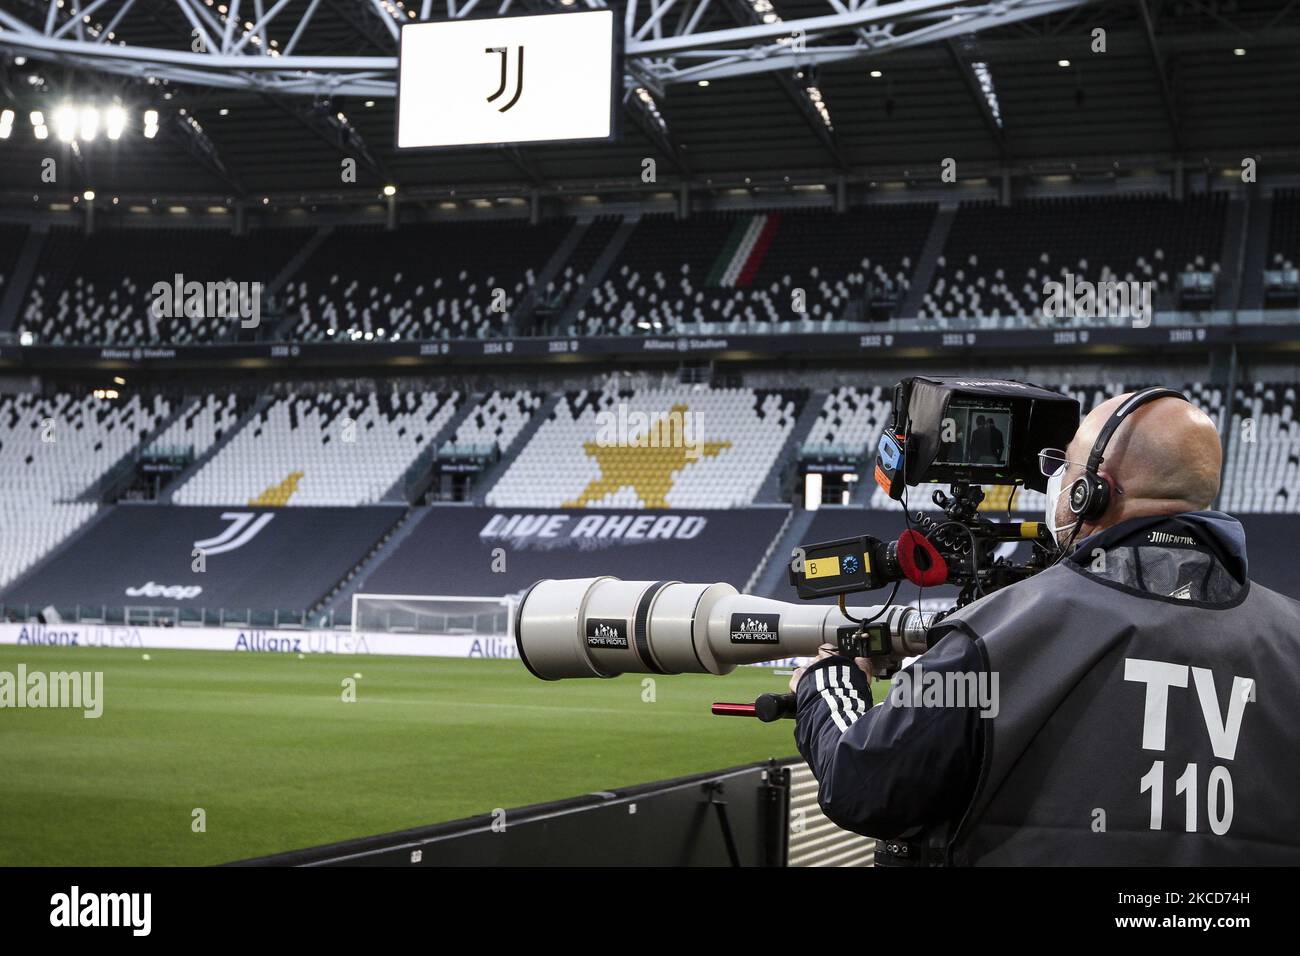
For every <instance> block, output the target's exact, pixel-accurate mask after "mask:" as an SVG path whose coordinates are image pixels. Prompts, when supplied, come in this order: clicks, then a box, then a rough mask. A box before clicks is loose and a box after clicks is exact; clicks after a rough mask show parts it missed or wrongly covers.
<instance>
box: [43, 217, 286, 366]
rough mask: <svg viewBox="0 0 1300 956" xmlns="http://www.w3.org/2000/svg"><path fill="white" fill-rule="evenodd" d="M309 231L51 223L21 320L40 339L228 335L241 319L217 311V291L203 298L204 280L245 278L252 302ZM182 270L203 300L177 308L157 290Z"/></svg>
mask: <svg viewBox="0 0 1300 956" xmlns="http://www.w3.org/2000/svg"><path fill="white" fill-rule="evenodd" d="M310 235H311V230H309V229H267V230H256V231H254V232H252V233H250V234H249V235H247V236H234V235H231V234H230V233H229V232H227V231H224V230H217V229H180V228H173V229H134V228H132V229H108V230H104V231H103V232H96V233H93V234H91V235H90V236H85V235H83V234H81V233H80V232H79V231H77V230H74V229H70V228H68V227H62V226H56V227H55V228H53V229H51V230H50V232H49V235H48V236H47V237H46V238H45V242H44V246H43V247H42V249H41V257H40V260H39V262H38V263H37V266H36V272H35V275H34V277H33V279H32V283H31V286H30V288H29V289H28V291H27V300H26V304H25V306H24V307H23V310H22V314H21V316H20V318H19V323H18V324H19V326H20V327H21V328H22V329H23V330H25V331H28V332H31V333H33V334H34V335H35V336H36V339H37V341H40V342H48V343H51V344H55V345H67V344H83V343H90V344H94V345H142V344H156V343H164V342H170V343H177V344H180V343H186V342H213V341H223V340H226V339H230V338H232V337H233V336H234V335H235V333H236V332H237V330H239V329H240V327H241V319H240V317H239V315H238V313H237V312H236V311H234V310H233V309H232V310H231V311H230V316H231V317H227V316H224V315H217V314H215V313H216V312H217V311H218V308H219V307H220V305H221V303H220V302H219V301H217V300H216V299H215V298H214V299H213V301H212V303H211V304H209V302H208V296H207V284H208V283H214V284H216V283H221V284H222V286H223V290H224V288H225V283H227V282H235V283H242V284H244V285H243V288H244V289H245V291H246V294H247V295H248V297H249V299H250V301H251V297H252V294H253V289H252V283H258V284H259V285H260V286H261V287H262V289H265V288H266V287H267V286H268V285H269V283H270V282H271V280H272V279H274V278H275V277H276V276H277V275H278V274H279V272H280V270H282V269H283V268H284V267H285V265H286V264H287V263H288V262H289V260H290V258H291V257H292V256H293V254H294V252H295V251H297V249H298V248H299V247H301V245H302V244H303V243H304V242H305V241H306V240H307V238H308V237H309V236H310ZM178 277H180V278H179V282H180V283H181V285H182V289H183V286H184V284H186V283H191V282H194V283H202V284H203V286H204V294H203V296H202V299H201V301H202V308H201V309H199V308H194V309H187V308H186V306H185V302H184V300H182V302H181V308H179V309H178V308H176V297H175V295H174V294H171V295H168V296H166V297H165V298H166V299H169V300H170V301H165V302H164V301H162V298H163V297H161V296H160V295H158V294H156V287H157V286H158V284H159V283H163V284H165V285H167V286H168V287H169V288H171V289H173V290H174V289H175V288H176V285H177V282H178ZM235 288H236V289H238V288H239V287H238V286H236V287H235ZM259 294H260V292H259ZM197 304H198V303H197V302H196V306H197ZM235 308H237V306H236V307H235ZM195 313H197V314H195ZM262 318H266V316H265V315H263V316H259V319H262ZM244 321H249V322H251V321H252V319H248V320H244Z"/></svg>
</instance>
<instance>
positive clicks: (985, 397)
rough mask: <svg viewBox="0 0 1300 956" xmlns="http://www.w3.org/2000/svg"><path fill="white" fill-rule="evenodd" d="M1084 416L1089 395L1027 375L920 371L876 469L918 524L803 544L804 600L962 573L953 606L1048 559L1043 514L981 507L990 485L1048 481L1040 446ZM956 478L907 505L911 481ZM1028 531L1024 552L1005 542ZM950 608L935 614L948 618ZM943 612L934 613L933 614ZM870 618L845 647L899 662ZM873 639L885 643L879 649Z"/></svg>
mask: <svg viewBox="0 0 1300 956" xmlns="http://www.w3.org/2000/svg"><path fill="white" fill-rule="evenodd" d="M1078 424H1079V403H1078V402H1077V401H1075V400H1074V399H1072V398H1068V397H1066V396H1063V395H1061V394H1059V393H1057V392H1053V391H1049V390H1047V389H1043V388H1039V387H1038V386H1035V385H1028V384H1025V383H1022V382H1013V381H1004V380H998V379H978V378H963V377H934V378H930V377H921V376H914V377H912V378H907V379H904V380H902V381H901V382H899V383H898V385H896V386H895V387H894V403H893V415H892V417H891V420H890V422H889V425H888V427H886V429H885V430H884V432H883V433H882V435H881V437H880V442H879V445H878V446H877V453H876V461H875V468H874V477H875V480H876V483H877V484H878V485H879V486H880V487H881V488H882V489H883V490H884V491H885V492H886V494H888V495H889V497H891V498H893V499H894V500H898V501H902V502H903V504H904V516H905V519H906V520H907V524H908V528H907V530H906V531H904V532H903V533H902V534H901V535H900V536H899V538H898V539H897V540H895V541H882V540H880V539H878V538H874V537H872V536H870V535H859V536H856V537H851V538H839V539H836V540H834V541H823V542H818V543H813V544H805V545H801V546H800V547H798V548H796V549H795V551H794V553H793V555H792V561H791V562H790V570H789V581H790V584H791V585H792V586H793V587H794V588H795V590H796V592H797V593H798V595H799V598H800V599H801V600H805V601H813V600H819V599H822V598H826V597H835V598H838V599H839V601H840V602H841V604H842V603H843V600H844V597H845V596H846V595H849V594H856V593H859V592H863V591H874V590H877V589H879V588H883V587H888V586H891V585H892V586H895V587H896V586H897V585H898V584H899V583H901V582H902V581H904V580H907V581H911V582H912V583H914V584H916V585H917V586H918V587H937V586H940V585H945V584H948V585H954V586H956V587H958V588H959V589H960V591H959V594H958V597H957V599H956V603H955V604H954V607H953V609H955V608H958V607H963V606H965V605H966V604H969V603H970V602H971V601H973V600H976V599H977V598H978V597H981V596H983V595H985V594H988V593H990V592H992V591H995V590H997V589H998V588H1002V587H1006V586H1007V585H1008V584H1013V583H1015V582H1016V581H1019V580H1022V579H1024V578H1026V577H1029V576H1030V575H1032V574H1035V573H1037V572H1038V571H1040V570H1042V569H1043V568H1044V567H1046V566H1047V563H1048V562H1049V560H1050V559H1051V558H1052V557H1053V556H1054V554H1055V552H1056V542H1055V541H1054V540H1053V539H1052V537H1051V535H1050V533H1049V532H1048V530H1047V528H1046V525H1045V524H1044V523H1043V522H1039V521H1009V520H1008V521H994V520H991V519H989V518H987V517H985V516H984V514H982V513H981V512H980V510H979V506H980V504H981V503H982V502H983V500H984V491H983V489H982V488H981V487H980V486H981V485H1010V486H1014V487H1025V488H1031V489H1034V490H1036V491H1044V490H1046V485H1047V478H1046V476H1045V475H1043V474H1042V471H1041V469H1040V468H1039V467H1038V452H1039V450H1040V449H1042V448H1045V447H1064V446H1065V445H1066V444H1068V442H1069V440H1070V438H1071V437H1072V436H1073V435H1074V432H1075V429H1076V428H1077V427H1078ZM940 482H947V483H950V484H951V489H950V491H949V492H948V493H945V492H943V491H942V490H939V489H936V490H935V491H934V493H933V495H932V500H933V501H934V503H935V504H936V505H938V506H939V512H940V514H941V515H942V517H941V518H938V517H935V516H934V514H933V513H926V512H924V511H920V510H918V511H916V512H915V513H914V514H910V515H909V514H908V512H907V511H906V494H907V489H908V488H909V487H916V486H919V485H923V484H933V483H940ZM1018 541H1029V542H1031V543H1032V545H1033V550H1032V554H1031V557H1030V558H1029V560H1028V561H1026V562H1023V563H1019V564H1018V563H1015V562H1012V561H1010V560H1008V559H1007V558H1005V557H999V556H998V555H997V554H996V552H997V550H998V547H999V545H1001V544H1004V543H1007V542H1018ZM951 610H952V609H949V611H945V612H941V613H940V614H938V615H936V617H935V618H934V620H935V621H937V620H939V619H941V618H942V617H943V616H944V615H945V614H947V613H951ZM932 623H933V622H932ZM871 627H872V625H871V623H870V622H863V623H860V624H859V627H858V628H857V630H856V632H855V633H853V634H846V635H845V636H844V640H842V641H841V644H840V647H841V650H842V651H844V652H845V653H846V654H847V653H849V652H850V650H854V651H860V650H864V649H865V650H867V651H868V652H869V653H854V654H853V656H855V657H868V658H871V659H872V661H873V662H874V663H875V664H876V665H877V668H878V672H881V671H883V672H885V673H887V672H888V671H889V670H891V669H892V668H893V667H896V666H897V661H895V660H894V659H893V656H892V655H891V653H890V649H889V642H887V641H883V642H882V641H880V640H879V639H878V636H877V639H873V637H872V635H871V633H870V628H871ZM873 649H874V651H873Z"/></svg>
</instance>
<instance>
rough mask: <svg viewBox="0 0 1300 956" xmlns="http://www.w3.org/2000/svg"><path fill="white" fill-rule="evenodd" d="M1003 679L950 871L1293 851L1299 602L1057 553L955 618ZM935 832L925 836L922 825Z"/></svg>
mask: <svg viewBox="0 0 1300 956" xmlns="http://www.w3.org/2000/svg"><path fill="white" fill-rule="evenodd" d="M956 629H961V630H963V631H965V632H966V633H967V634H968V635H970V636H971V637H973V638H975V640H976V645H977V646H978V647H979V648H980V650H981V652H982V654H983V655H984V656H985V659H986V662H987V666H988V668H989V671H990V674H992V673H997V674H998V680H999V687H998V689H999V700H998V703H999V710H998V713H997V715H996V716H995V717H991V718H984V719H981V721H980V722H981V724H982V725H983V729H984V755H983V764H982V768H981V771H980V779H979V782H978V784H977V786H976V789H975V793H974V796H973V797H972V799H971V803H970V805H969V806H968V808H967V810H966V813H965V816H964V817H963V819H962V820H961V821H960V823H959V824H958V825H957V826H956V829H955V832H951V831H950V833H949V835H948V837H947V847H948V852H947V861H948V862H951V863H955V864H958V865H963V864H965V865H1013V864H1051V865H1067V864H1072V865H1107V864H1109V865H1176V866H1197V865H1244V864H1252V865H1257V864H1291V865H1295V864H1297V863H1300V604H1298V603H1297V602H1295V601H1293V600H1291V599H1289V598H1286V597H1283V596H1282V595H1279V594H1277V593H1275V592H1273V591H1270V590H1269V589H1267V588H1265V587H1262V586H1260V585H1258V584H1250V583H1248V584H1247V585H1246V586H1244V587H1243V588H1241V589H1240V590H1239V591H1238V593H1237V596H1236V598H1235V600H1234V601H1233V602H1232V603H1227V604H1217V605H1216V604H1205V603H1197V602H1194V601H1188V600H1180V599H1178V598H1174V597H1162V596H1159V595H1156V594H1151V593H1148V592H1145V591H1141V590H1138V589H1135V588H1131V587H1127V586H1124V585H1122V584H1119V583H1116V582H1113V581H1109V580H1104V579H1102V578H1100V577H1097V576H1094V575H1091V574H1089V573H1088V572H1086V571H1084V570H1083V569H1081V568H1079V567H1077V566H1075V565H1074V564H1072V563H1071V562H1069V561H1063V562H1061V563H1060V564H1058V565H1056V566H1055V567H1053V568H1050V569H1048V570H1046V571H1044V572H1042V573H1040V574H1038V575H1035V576H1034V577H1032V578H1030V579H1028V580H1025V581H1022V582H1020V583H1017V584H1015V585H1012V586H1011V587H1007V588H1004V589H1002V590H1000V591H998V592H996V593H994V594H991V595H989V596H988V597H986V598H984V599H982V600H980V601H977V602H975V603H974V604H971V605H969V606H968V607H966V608H963V609H961V610H960V611H957V612H955V613H954V614H952V615H950V616H949V617H948V618H946V619H945V620H943V621H942V622H941V623H940V624H938V625H936V628H935V630H936V635H935V636H936V637H938V636H939V635H941V634H943V633H946V632H949V631H952V630H956ZM931 836H933V834H931Z"/></svg>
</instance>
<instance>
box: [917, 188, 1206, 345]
mask: <svg viewBox="0 0 1300 956" xmlns="http://www.w3.org/2000/svg"><path fill="white" fill-rule="evenodd" d="M1226 208H1227V202H1226V200H1225V198H1224V196H1223V194H1222V193H1216V194H1213V195H1210V196H1193V197H1189V198H1188V199H1186V200H1184V201H1182V202H1176V201H1174V200H1172V199H1168V198H1165V197H1157V196H1134V197H1122V198H1113V199H1099V198H1096V197H1081V198H1070V199H1037V200H1030V201H1027V202H1022V203H1018V204H1016V205H1015V206H1011V207H1004V206H998V205H996V204H994V203H991V202H990V203H972V204H969V205H965V206H962V207H961V209H960V210H959V211H958V213H957V216H956V218H955V219H954V221H953V224H952V231H951V232H950V233H949V234H948V241H947V243H946V244H945V245H944V254H943V255H942V256H941V257H940V258H939V261H938V262H937V263H936V268H935V273H934V278H933V280H932V282H931V285H930V291H929V292H927V293H926V295H925V297H924V298H923V299H922V302H921V308H920V314H921V315H922V316H923V317H929V318H949V319H951V318H956V319H962V318H965V317H968V316H972V315H975V316H987V317H990V318H997V317H1000V316H1006V315H1012V316H1017V317H1020V318H1027V317H1030V316H1034V315H1042V310H1043V300H1044V295H1043V285H1044V283H1045V282H1047V281H1055V282H1061V283H1064V282H1065V281H1066V277H1067V275H1071V276H1073V277H1074V281H1075V282H1076V283H1079V282H1084V281H1086V282H1091V283H1101V282H1142V283H1151V290H1152V294H1153V299H1154V301H1153V303H1152V305H1153V308H1156V309H1161V310H1162V311H1163V310H1167V309H1172V308H1176V307H1177V304H1178V303H1177V291H1178V290H1177V289H1176V287H1175V282H1176V280H1177V278H1178V274H1179V273H1183V272H1188V271H1196V272H1208V273H1211V274H1213V275H1215V276H1217V275H1218V273H1219V256H1220V252H1221V250H1222V247H1223V231H1224V215H1225V210H1226ZM1130 318H1131V317H1129V316H1122V315H1121V316H1116V317H1115V318H1114V321H1115V322H1116V323H1125V322H1128V321H1130ZM1058 324H1062V325H1065V324H1070V322H1069V320H1068V319H1066V320H1063V321H1060V322H1059V323H1058Z"/></svg>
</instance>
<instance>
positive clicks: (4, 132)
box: [0, 110, 14, 139]
mask: <svg viewBox="0 0 1300 956" xmlns="http://www.w3.org/2000/svg"><path fill="white" fill-rule="evenodd" d="M13 129H14V111H13V110H4V111H2V112H0V139H8V138H9V134H10V133H12V132H13Z"/></svg>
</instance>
